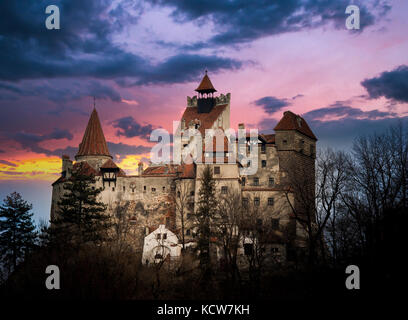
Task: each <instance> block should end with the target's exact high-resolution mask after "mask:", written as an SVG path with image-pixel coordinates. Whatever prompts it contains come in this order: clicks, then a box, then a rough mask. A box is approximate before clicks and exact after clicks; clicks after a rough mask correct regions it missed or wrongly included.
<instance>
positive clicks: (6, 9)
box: [0, 0, 242, 101]
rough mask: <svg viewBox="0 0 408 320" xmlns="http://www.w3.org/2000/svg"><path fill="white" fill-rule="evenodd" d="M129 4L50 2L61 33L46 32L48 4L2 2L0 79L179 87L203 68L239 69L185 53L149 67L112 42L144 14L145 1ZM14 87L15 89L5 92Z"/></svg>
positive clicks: (230, 61)
mask: <svg viewBox="0 0 408 320" xmlns="http://www.w3.org/2000/svg"><path fill="white" fill-rule="evenodd" d="M133 3H134V2H132V1H120V2H119V3H118V6H116V7H112V2H111V1H108V0H101V1H82V0H59V1H54V2H53V4H55V5H58V6H59V7H60V12H61V29H60V30H47V29H46V28H45V26H44V21H45V17H46V16H45V14H44V10H45V7H46V6H47V5H49V3H48V1H31V0H21V1H2V2H0V12H2V15H4V16H7V19H1V21H0V79H2V80H6V81H7V80H8V81H16V80H21V79H39V78H57V77H60V78H64V77H77V78H80V77H93V78H99V79H118V78H123V77H129V78H130V79H134V81H130V82H127V83H131V84H132V85H134V84H136V85H137V84H154V83H181V82H186V81H190V80H191V79H193V78H194V77H195V76H197V74H198V70H200V71H201V72H202V70H203V69H204V68H205V67H208V68H212V70H213V71H218V70H222V69H233V68H239V67H241V65H242V63H241V62H239V61H236V60H234V59H229V58H223V57H218V56H216V55H208V56H206V55H188V54H179V55H175V56H173V57H170V58H168V59H165V60H164V61H162V62H160V63H158V64H152V63H151V62H150V61H149V60H147V59H145V58H143V57H141V56H138V55H136V54H132V53H130V52H127V51H125V50H124V49H122V48H121V47H120V46H119V45H118V44H116V43H114V42H113V40H112V38H113V35H114V34H116V33H117V32H119V31H121V30H122V29H123V27H124V26H125V25H126V24H132V23H135V21H137V19H138V17H139V15H140V13H141V12H143V5H142V3H143V2H138V4H136V5H135V4H133ZM22 8H24V10H22ZM118 83H119V81H118ZM6 85H7V84H3V86H6ZM13 89H16V87H14V88H9V90H13ZM17 89H18V88H17ZM94 89H95V90H96V91H98V88H94ZM117 98H118V97H117V96H116V98H113V99H112V100H114V99H117ZM114 101H115V100H114Z"/></svg>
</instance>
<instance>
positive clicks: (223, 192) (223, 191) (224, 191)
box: [221, 186, 228, 194]
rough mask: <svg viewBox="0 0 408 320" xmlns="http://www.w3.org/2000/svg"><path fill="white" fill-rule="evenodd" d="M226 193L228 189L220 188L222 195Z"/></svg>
mask: <svg viewBox="0 0 408 320" xmlns="http://www.w3.org/2000/svg"><path fill="white" fill-rule="evenodd" d="M227 192H228V187H226V186H222V187H221V193H222V194H227Z"/></svg>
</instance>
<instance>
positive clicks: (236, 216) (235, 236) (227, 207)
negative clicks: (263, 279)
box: [214, 188, 245, 281]
mask: <svg viewBox="0 0 408 320" xmlns="http://www.w3.org/2000/svg"><path fill="white" fill-rule="evenodd" d="M244 214H245V210H244V208H243V206H242V199H241V195H240V193H239V192H234V191H232V188H228V191H227V194H225V195H223V196H222V197H220V199H219V204H218V212H217V215H218V219H217V225H216V226H214V228H215V235H216V239H217V244H218V245H219V246H220V248H221V249H222V255H223V258H222V260H223V265H224V268H225V271H226V272H227V274H228V275H229V276H230V278H231V280H232V281H235V279H236V278H238V279H239V278H240V272H239V268H238V265H237V254H238V248H239V246H240V243H239V242H240V239H241V236H242V233H241V232H242V230H241V228H240V226H241V224H242V221H243V217H244Z"/></svg>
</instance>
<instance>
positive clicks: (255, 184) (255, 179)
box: [254, 178, 259, 186]
mask: <svg viewBox="0 0 408 320" xmlns="http://www.w3.org/2000/svg"><path fill="white" fill-rule="evenodd" d="M254 186H259V178H254Z"/></svg>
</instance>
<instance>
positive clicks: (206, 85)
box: [195, 71, 217, 92]
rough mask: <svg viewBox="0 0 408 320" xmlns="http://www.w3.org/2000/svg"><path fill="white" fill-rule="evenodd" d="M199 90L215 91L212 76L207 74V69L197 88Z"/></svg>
mask: <svg viewBox="0 0 408 320" xmlns="http://www.w3.org/2000/svg"><path fill="white" fill-rule="evenodd" d="M195 91H197V92H215V91H217V90H215V88H214V86H213V84H212V83H211V80H210V78H209V77H208V75H207V71H206V72H205V75H204V77H203V80H201V83H200V85H199V86H198V88H197V89H195Z"/></svg>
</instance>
